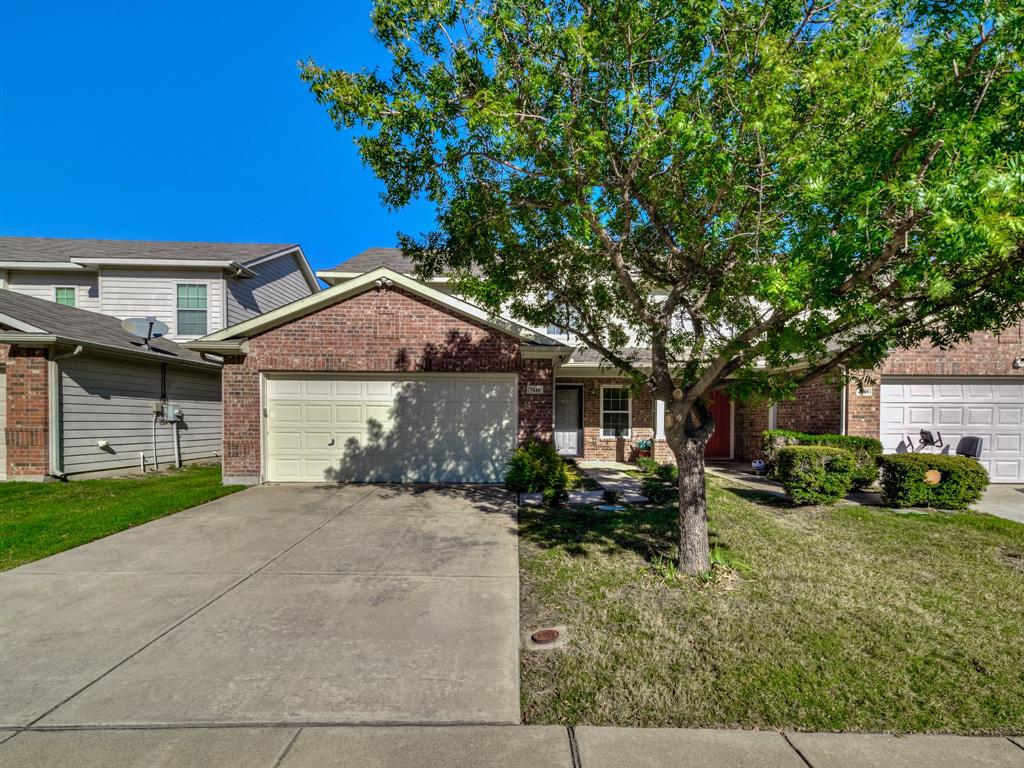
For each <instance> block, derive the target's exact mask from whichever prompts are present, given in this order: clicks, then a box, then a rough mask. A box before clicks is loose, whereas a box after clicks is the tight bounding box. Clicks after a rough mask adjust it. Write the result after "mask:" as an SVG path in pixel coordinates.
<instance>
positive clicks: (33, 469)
mask: <svg viewBox="0 0 1024 768" xmlns="http://www.w3.org/2000/svg"><path fill="white" fill-rule="evenodd" d="M48 377H49V368H48V362H47V356H46V350H45V349H19V348H17V347H13V348H11V349H10V350H9V351H8V353H7V430H6V432H7V478H8V479H9V480H45V479H46V478H47V477H48V476H49V473H50V392H49V381H48Z"/></svg>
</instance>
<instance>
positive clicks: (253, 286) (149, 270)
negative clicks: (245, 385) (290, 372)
mask: <svg viewBox="0 0 1024 768" xmlns="http://www.w3.org/2000/svg"><path fill="white" fill-rule="evenodd" d="M0 288H8V289H10V290H12V291H15V292H17V293H22V294H25V295H27V296H35V297H36V298H40V299H46V300H49V301H54V302H57V303H59V304H64V305H66V306H71V307H77V308H79V309H87V310H89V311H92V312H100V313H102V314H105V315H111V316H113V317H118V318H122V319H123V318H126V317H145V316H155V317H156V318H157V319H158V320H161V321H162V322H164V323H166V324H167V326H168V327H169V328H170V332H169V334H168V335H169V336H170V337H171V338H175V339H195V338H198V337H200V336H205V335H207V334H209V333H213V332H215V331H218V330H220V329H222V328H225V327H226V326H229V325H233V324H234V323H239V322H241V321H243V320H245V319H247V318H250V317H255V316H256V315H259V314H262V313H264V312H267V311H269V310H271V309H274V308H276V307H279V306H281V305H283V304H287V303H289V302H291V301H296V300H298V299H302V298H304V297H306V296H309V295H310V294H312V293H316V292H317V291H319V290H320V284H319V283H318V282H317V279H316V277H315V275H314V274H313V272H312V270H311V269H310V267H309V264H308V262H307V261H306V257H305V255H304V254H303V252H302V248H300V247H299V246H298V245H294V244H283V243H277V244H274V243H262V244H250V243H177V242H152V241H144V240H73V239H60V238H40V237H0Z"/></svg>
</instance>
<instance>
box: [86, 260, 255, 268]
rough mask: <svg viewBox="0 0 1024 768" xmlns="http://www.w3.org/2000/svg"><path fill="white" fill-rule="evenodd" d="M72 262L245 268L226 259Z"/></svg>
mask: <svg viewBox="0 0 1024 768" xmlns="http://www.w3.org/2000/svg"><path fill="white" fill-rule="evenodd" d="M71 263H72V264H80V265H82V266H90V267H101V266H102V267H119V266H123V267H195V268H197V269H245V267H243V266H242V265H241V264H239V263H238V262H237V261H230V260H225V259H102V258H100V259H79V258H72V259H71Z"/></svg>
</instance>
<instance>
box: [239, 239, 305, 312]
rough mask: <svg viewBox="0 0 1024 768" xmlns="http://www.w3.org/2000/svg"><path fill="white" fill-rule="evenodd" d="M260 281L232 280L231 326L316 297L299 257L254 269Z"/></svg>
mask: <svg viewBox="0 0 1024 768" xmlns="http://www.w3.org/2000/svg"><path fill="white" fill-rule="evenodd" d="M252 270H253V272H255V273H256V277H249V278H239V277H232V278H229V279H228V281H227V286H228V296H227V301H228V325H234V324H235V323H240V322H242V321H243V320H248V319H249V318H250V317H256V316H257V315H262V314H263V313H264V312H269V311H270V310H272V309H276V308H277V307H280V306H282V305H284V304H290V303H291V302H293V301H298V300H299V299H304V298H305V297H306V296H309V295H310V293H312V289H311V288H310V287H309V283H308V282H306V278H305V276H304V275H303V273H302V269H301V268H300V267H299V262H298V258H297V257H295V256H291V255H289V256H280V257H278V258H276V259H271V260H270V261H265V262H263V263H262V264H257V265H256V266H254V267H252Z"/></svg>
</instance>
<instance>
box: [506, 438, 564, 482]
mask: <svg viewBox="0 0 1024 768" xmlns="http://www.w3.org/2000/svg"><path fill="white" fill-rule="evenodd" d="M578 479H579V478H578V477H577V476H576V472H575V471H574V470H573V468H571V467H570V466H569V463H568V462H567V461H566V460H565V459H564V458H562V457H561V456H559V455H558V451H556V450H555V446H554V445H552V444H551V443H545V442H542V441H540V440H530V441H528V442H526V443H524V444H523V445H521V446H520V447H519V448H517V449H516V451H515V453H513V454H512V458H511V459H509V461H508V469H506V470H505V487H506V488H508V489H509V490H510V491H516V492H517V493H538V492H541V491H545V490H547V489H548V488H566V487H567V486H570V485H572V484H573V482H574V481H578Z"/></svg>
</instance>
